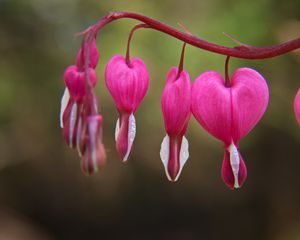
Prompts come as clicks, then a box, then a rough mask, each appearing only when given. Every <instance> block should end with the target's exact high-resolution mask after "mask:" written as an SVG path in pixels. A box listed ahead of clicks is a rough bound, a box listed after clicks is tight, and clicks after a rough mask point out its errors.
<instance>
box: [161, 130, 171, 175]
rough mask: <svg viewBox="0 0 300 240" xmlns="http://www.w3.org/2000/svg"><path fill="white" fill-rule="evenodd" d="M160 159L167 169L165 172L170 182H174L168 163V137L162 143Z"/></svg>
mask: <svg viewBox="0 0 300 240" xmlns="http://www.w3.org/2000/svg"><path fill="white" fill-rule="evenodd" d="M159 154H160V159H161V161H162V163H163V165H164V167H165V172H166V175H167V178H168V180H169V181H172V179H171V177H170V175H169V172H168V161H169V154H170V138H169V136H168V135H166V136H165V137H164V139H163V141H162V143H161V147H160V153H159Z"/></svg>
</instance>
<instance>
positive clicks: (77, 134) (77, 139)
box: [76, 118, 82, 157]
mask: <svg viewBox="0 0 300 240" xmlns="http://www.w3.org/2000/svg"><path fill="white" fill-rule="evenodd" d="M81 123H82V120H81V118H79V120H78V126H77V133H76V148H77V152H78V155H79V157H81V156H82V152H81V150H80V137H81V130H82V126H81Z"/></svg>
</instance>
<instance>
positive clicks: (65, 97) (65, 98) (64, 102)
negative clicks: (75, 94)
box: [59, 88, 70, 128]
mask: <svg viewBox="0 0 300 240" xmlns="http://www.w3.org/2000/svg"><path fill="white" fill-rule="evenodd" d="M69 99H70V93H69V90H68V88H65V91H64V94H63V96H62V98H61V101H60V114H59V120H60V127H61V128H63V127H64V122H63V115H64V111H65V109H66V107H67V105H68V102H69Z"/></svg>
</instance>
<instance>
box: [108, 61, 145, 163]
mask: <svg viewBox="0 0 300 240" xmlns="http://www.w3.org/2000/svg"><path fill="white" fill-rule="evenodd" d="M105 83H106V86H107V88H108V90H109V92H110V94H111V95H112V97H113V99H114V102H115V104H116V107H117V110H118V112H119V119H118V121H117V124H116V132H115V139H116V148H117V151H118V153H119V155H120V158H121V159H122V161H123V162H125V161H127V160H128V158H129V156H130V154H131V152H132V148H133V141H134V138H135V134H136V124H135V118H134V115H133V114H134V112H135V111H136V110H137V108H138V106H139V105H140V103H141V101H142V100H143V98H144V97H145V95H146V93H147V90H148V87H149V74H148V70H147V67H146V65H145V64H144V62H143V61H142V60H141V59H139V58H132V59H131V60H130V64H129V65H127V63H126V61H125V59H124V57H123V56H120V55H117V56H114V57H112V58H111V59H110V60H109V62H108V64H107V66H106V69H105Z"/></svg>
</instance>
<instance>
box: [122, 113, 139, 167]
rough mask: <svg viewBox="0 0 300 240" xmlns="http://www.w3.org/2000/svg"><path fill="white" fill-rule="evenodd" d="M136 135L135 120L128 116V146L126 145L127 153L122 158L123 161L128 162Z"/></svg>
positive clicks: (131, 115) (132, 116)
mask: <svg viewBox="0 0 300 240" xmlns="http://www.w3.org/2000/svg"><path fill="white" fill-rule="evenodd" d="M135 134H136V124H135V118H134V115H133V114H130V116H129V121H128V144H127V152H126V154H125V156H124V159H123V161H124V162H126V161H127V160H128V157H129V154H130V151H131V148H132V144H133V141H134V138H135Z"/></svg>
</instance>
